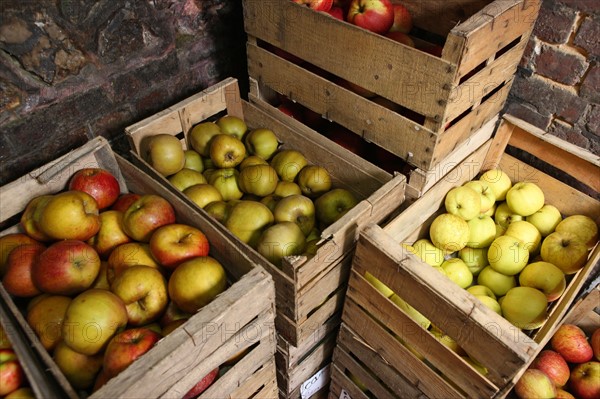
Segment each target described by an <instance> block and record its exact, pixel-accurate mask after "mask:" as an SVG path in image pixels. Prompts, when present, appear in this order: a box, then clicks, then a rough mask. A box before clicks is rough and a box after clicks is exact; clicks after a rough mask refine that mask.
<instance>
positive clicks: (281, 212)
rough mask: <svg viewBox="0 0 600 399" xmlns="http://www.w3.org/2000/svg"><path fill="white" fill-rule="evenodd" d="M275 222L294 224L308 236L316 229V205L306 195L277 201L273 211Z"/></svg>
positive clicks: (296, 195) (291, 196)
mask: <svg viewBox="0 0 600 399" xmlns="http://www.w3.org/2000/svg"><path fill="white" fill-rule="evenodd" d="M273 217H274V218H275V222H276V223H279V222H294V223H296V224H297V225H298V227H300V230H301V231H302V233H303V234H304V235H305V236H307V235H308V234H309V233H310V232H311V230H312V229H313V228H314V227H315V205H314V203H313V201H312V200H311V199H310V198H308V197H305V196H304V195H298V194H294V195H290V196H287V197H285V198H282V199H281V200H279V201H277V204H276V205H275V208H274V209H273Z"/></svg>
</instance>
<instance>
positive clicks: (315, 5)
mask: <svg viewBox="0 0 600 399" xmlns="http://www.w3.org/2000/svg"><path fill="white" fill-rule="evenodd" d="M292 1H293V2H294V3H296V4H304V5H306V6H308V7H310V8H311V9H313V10H315V11H329V9H330V8H331V6H332V5H333V0H292Z"/></svg>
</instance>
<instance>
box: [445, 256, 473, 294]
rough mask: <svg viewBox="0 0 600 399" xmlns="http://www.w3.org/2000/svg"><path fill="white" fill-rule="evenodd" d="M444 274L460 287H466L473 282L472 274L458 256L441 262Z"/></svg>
mask: <svg viewBox="0 0 600 399" xmlns="http://www.w3.org/2000/svg"><path fill="white" fill-rule="evenodd" d="M442 269H444V272H445V273H446V276H447V277H448V278H449V279H450V280H452V281H454V282H455V283H456V284H457V285H458V286H459V287H460V288H467V287H468V286H470V285H471V283H472V282H473V274H471V271H470V270H469V268H468V267H467V265H466V264H465V262H463V261H462V259H460V258H450V259H448V260H445V261H444V263H442Z"/></svg>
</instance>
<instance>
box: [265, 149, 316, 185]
mask: <svg viewBox="0 0 600 399" xmlns="http://www.w3.org/2000/svg"><path fill="white" fill-rule="evenodd" d="M307 164H308V161H307V160H306V158H305V157H304V155H303V154H302V153H301V152H300V151H297V150H281V151H278V152H277V153H276V154H275V155H273V158H271V166H272V167H273V168H275V170H276V171H277V175H278V176H279V178H280V179H281V180H283V181H294V180H295V179H296V176H297V175H298V173H300V171H301V170H302V168H304V167H305V166H306V165H307Z"/></svg>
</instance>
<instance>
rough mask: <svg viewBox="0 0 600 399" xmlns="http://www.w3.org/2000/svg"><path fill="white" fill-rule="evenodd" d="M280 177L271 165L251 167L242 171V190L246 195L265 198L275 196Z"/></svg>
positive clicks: (240, 179)
mask: <svg viewBox="0 0 600 399" xmlns="http://www.w3.org/2000/svg"><path fill="white" fill-rule="evenodd" d="M278 181H279V177H278V176H277V172H275V169H273V167H272V166H270V165H251V166H247V167H245V168H243V169H242V170H241V171H240V175H239V183H240V190H242V192H244V193H246V194H254V195H257V196H259V197H265V196H267V195H270V194H273V192H274V191H275V188H276V187H277V182H278Z"/></svg>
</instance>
